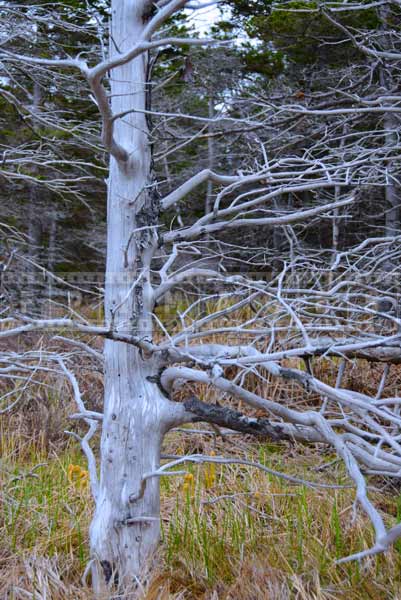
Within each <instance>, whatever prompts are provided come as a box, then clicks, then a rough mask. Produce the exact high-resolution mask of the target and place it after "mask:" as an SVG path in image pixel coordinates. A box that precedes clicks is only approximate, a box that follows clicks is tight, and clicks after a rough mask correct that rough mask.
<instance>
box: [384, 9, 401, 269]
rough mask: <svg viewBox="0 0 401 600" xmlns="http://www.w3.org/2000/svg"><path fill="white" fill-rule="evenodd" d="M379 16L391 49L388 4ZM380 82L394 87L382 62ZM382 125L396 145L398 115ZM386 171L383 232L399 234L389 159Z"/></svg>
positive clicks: (390, 144)
mask: <svg viewBox="0 0 401 600" xmlns="http://www.w3.org/2000/svg"><path fill="white" fill-rule="evenodd" d="M379 12H380V17H381V21H382V31H383V36H382V38H383V39H382V42H383V47H384V49H385V50H389V49H391V45H390V40H389V38H388V35H387V33H388V31H389V30H391V26H390V25H389V19H390V15H391V11H390V5H383V6H381V7H380V9H379ZM380 84H381V86H382V87H383V88H384V89H385V90H386V91H387V92H390V91H391V89H392V87H394V81H393V77H392V75H391V74H390V70H389V68H388V66H387V65H386V64H385V63H384V64H381V65H380ZM383 127H384V130H385V132H386V134H385V143H386V146H387V148H388V149H391V148H393V147H394V146H396V145H397V131H398V117H397V115H396V114H394V113H387V114H385V115H384V119H383ZM386 171H387V185H386V189H385V198H386V219H385V232H386V235H387V236H388V237H393V236H396V235H399V233H400V214H399V211H400V209H399V206H400V199H399V189H398V186H397V184H396V181H397V179H396V176H395V173H394V165H393V164H392V162H391V161H389V162H388V163H387V165H386ZM386 268H387V269H388V270H391V268H392V265H391V264H390V263H389V262H387V264H386Z"/></svg>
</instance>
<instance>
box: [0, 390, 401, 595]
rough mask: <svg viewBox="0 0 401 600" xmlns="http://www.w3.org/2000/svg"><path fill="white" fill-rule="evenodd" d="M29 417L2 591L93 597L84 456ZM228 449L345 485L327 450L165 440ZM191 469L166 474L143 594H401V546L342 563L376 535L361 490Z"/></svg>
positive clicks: (6, 515) (11, 439) (7, 447)
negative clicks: (157, 538) (359, 499)
mask: <svg viewBox="0 0 401 600" xmlns="http://www.w3.org/2000/svg"><path fill="white" fill-rule="evenodd" d="M53 402H55V399H53ZM65 408H66V409H67V407H65ZM66 413H67V410H66ZM19 419H20V417H18V419H14V421H13V420H12V421H11V422H10V421H9V420H8V421H5V420H4V419H3V421H2V432H1V433H2V437H1V440H2V442H1V451H2V458H1V461H2V462H1V467H2V470H1V492H0V493H1V512H0V534H1V540H2V542H1V547H0V597H1V598H7V599H13V600H14V599H15V600H16V599H20V598H21V599H24V598H32V599H35V600H42V599H45V598H46V600H53V599H54V600H56V599H59V598H60V599H75V598H76V599H77V600H79V599H83V598H86V599H89V598H91V593H90V590H89V588H88V587H87V586H86V585H85V583H84V582H82V576H83V574H84V571H85V566H86V564H87V561H88V546H87V535H88V524H89V521H90V517H91V512H92V509H93V506H92V502H91V499H90V494H89V489H88V481H87V473H86V470H85V461H84V458H83V456H82V455H81V452H80V450H79V449H78V448H77V445H76V443H75V442H73V441H70V442H68V443H66V442H65V440H64V439H63V436H62V435H60V438H57V437H56V438H55V439H52V440H51V441H50V442H49V440H48V439H47V438H46V435H49V432H47V434H46V435H45V433H44V432H42V434H40V426H38V425H36V426H37V427H39V432H36V434H35V435H27V431H26V424H25V423H24V426H25V430H24V429H23V427H22V426H21V427H20V428H18V427H16V425H17V423H18V422H19ZM21 423H22V421H21ZM203 429H204V427H203ZM32 433H33V432H32ZM223 448H224V451H225V453H226V454H227V453H228V454H234V453H235V454H236V455H238V454H240V455H241V456H246V457H247V458H250V459H253V460H258V461H260V462H262V463H263V464H266V465H268V466H269V467H271V468H274V469H276V470H285V472H287V473H292V474H294V475H295V474H296V475H298V476H304V477H305V478H307V479H308V480H310V481H315V482H322V483H323V482H325V483H336V484H339V485H344V484H346V483H347V478H346V477H345V474H344V470H343V467H342V466H341V464H340V463H336V462H334V463H333V459H334V457H333V455H331V454H325V453H324V451H323V449H321V454H318V451H317V450H311V449H308V448H303V447H302V446H293V445H289V444H279V445H273V444H270V445H269V444H258V443H255V442H254V441H251V440H247V439H245V440H244V439H243V438H240V437H237V436H235V437H232V438H230V440H229V441H225V442H224V441H222V440H220V439H215V438H213V437H212V436H205V435H201V434H199V435H198V434H197V435H193V434H191V435H189V434H185V433H184V434H182V433H174V432H173V433H170V434H169V436H168V438H167V439H166V443H165V449H166V450H167V451H168V452H174V453H183V452H188V451H189V452H205V453H213V452H216V453H217V454H220V452H222V451H223ZM326 465H327V466H326ZM188 471H189V472H188V475H186V476H185V477H179V478H178V477H177V478H165V479H162V483H161V485H162V498H163V508H162V519H163V520H162V524H163V527H162V544H161V548H160V554H159V557H158V566H156V567H155V569H154V571H153V573H152V579H151V580H150V581H149V583H148V585H147V586H146V589H145V590H144V597H145V598H147V599H148V600H150V599H156V598H159V599H168V598H176V599H178V598H180V599H182V600H183V599H191V598H199V599H200V598H202V599H210V600H217V599H232V600H234V599H235V600H236V599H245V600H254V599H255V600H256V599H258V598H261V599H272V600H281V599H283V600H284V599H287V598H300V599H301V598H302V599H305V600H311V599H315V598H316V599H323V598H324V599H331V598H344V599H347V600H348V599H349V600H353V599H355V600H356V599H361V600H362V599H363V600H364V599H367V598H372V599H378V600H379V599H393V600H395V599H397V598H400V599H401V578H400V575H401V548H400V547H396V548H394V550H392V551H391V552H390V553H388V554H387V555H386V556H381V557H378V558H372V559H368V560H366V561H364V562H363V563H361V564H358V563H352V564H349V565H342V566H339V565H336V563H335V561H336V559H337V558H339V557H341V556H344V555H346V554H348V553H350V552H354V551H356V550H359V549H361V548H364V547H365V546H367V545H369V544H371V542H372V532H371V528H370V526H369V524H368V523H367V522H366V520H365V518H364V517H363V516H362V515H361V514H360V512H359V511H358V512H355V511H354V506H353V499H354V496H353V490H352V489H349V488H345V489H339V490H327V489H319V490H316V489H310V488H307V487H305V486H299V485H293V484H290V483H288V482H285V481H283V480H281V479H277V478H275V477H271V476H266V474H264V473H261V472H255V470H253V469H251V468H249V467H241V466H237V465H232V466H217V465H216V466H213V465H209V466H206V465H203V466H196V467H195V466H192V467H188ZM372 486H375V487H376V491H374V492H373V494H374V496H375V499H376V501H377V502H378V503H379V505H380V507H381V510H382V511H383V513H384V514H385V515H386V519H387V520H388V522H392V523H393V522H395V521H396V520H397V519H398V517H399V516H400V514H399V513H400V511H401V496H400V494H399V491H398V490H396V489H395V488H394V487H393V486H392V487H389V484H384V482H380V481H372ZM386 486H387V487H386ZM377 488H379V489H381V491H377Z"/></svg>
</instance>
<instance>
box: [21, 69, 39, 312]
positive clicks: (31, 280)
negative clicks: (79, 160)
mask: <svg viewBox="0 0 401 600" xmlns="http://www.w3.org/2000/svg"><path fill="white" fill-rule="evenodd" d="M40 102H41V90H40V86H39V84H38V82H37V81H35V82H34V88H33V103H32V104H33V113H34V114H35V113H36V112H37V111H38V110H39V107H40ZM34 172H35V169H34ZM41 193H42V194H43V189H42V190H41V191H40V190H39V188H38V186H37V185H36V184H35V183H31V184H30V186H29V206H28V259H29V262H28V263H27V271H28V285H27V288H26V290H25V293H26V297H27V301H26V303H25V306H24V307H23V311H24V312H27V313H33V314H34V315H35V316H36V317H39V316H40V300H41V298H40V296H41V289H40V285H39V277H40V272H39V269H38V268H37V265H38V263H39V261H40V256H39V255H40V246H41V241H42V240H41V237H42V227H41V222H40V217H39V215H41V214H42V209H43V203H42V202H41Z"/></svg>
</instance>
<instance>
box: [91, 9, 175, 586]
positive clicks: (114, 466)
mask: <svg viewBox="0 0 401 600" xmlns="http://www.w3.org/2000/svg"><path fill="white" fill-rule="evenodd" d="M147 5H148V3H147V2H146V1H145V0H113V2H112V30H111V34H112V37H111V40H112V41H111V49H110V52H111V56H113V55H114V56H116V55H119V54H120V53H121V52H124V51H126V50H127V49H128V48H130V47H131V46H132V43H133V41H134V40H137V39H138V38H139V37H140V35H141V33H142V31H143V29H144V27H145V25H146V19H144V18H143V15H144V13H145V10H146V8H147ZM146 60H147V59H146V56H144V55H143V56H140V57H138V58H136V59H135V60H133V61H130V62H128V63H127V64H125V65H122V66H119V67H117V68H115V69H114V70H113V71H112V73H111V81H110V84H111V85H110V87H111V97H112V110H113V113H114V114H118V113H121V112H125V111H130V110H133V109H138V110H140V111H143V110H144V109H145V95H146V91H145V90H146V81H145V79H146ZM114 133H115V139H116V141H117V142H118V143H119V144H120V145H121V146H122V147H124V148H125V149H126V150H127V152H128V159H127V160H126V161H117V160H116V159H115V158H113V157H112V158H111V163H110V173H109V180H108V234H107V264H106V282H105V318H106V322H107V323H108V324H109V325H111V327H112V328H113V329H114V330H117V331H119V332H123V333H124V332H125V333H130V334H136V335H140V336H141V337H149V338H150V337H151V329H152V324H151V316H150V313H151V310H152V307H153V304H152V302H153V300H152V292H151V286H150V260H151V256H152V254H153V251H154V249H155V247H156V245H157V239H156V233H155V232H156V229H155V228H154V227H153V225H155V224H156V222H157V218H158V199H157V197H155V195H154V194H153V193H152V192H151V189H152V188H147V185H148V183H149V181H150V176H151V155H150V146H149V140H148V129H147V122H146V118H145V116H144V114H143V113H141V112H138V113H137V112H131V113H129V114H127V115H126V116H124V117H123V118H121V119H118V120H117V122H116V125H115V131H114ZM104 358H105V396H104V420H103V430H102V440H101V467H100V482H99V493H98V498H97V503H96V511H95V515H94V518H93V521H92V524H91V528H90V541H91V550H92V555H93V557H94V559H95V560H94V563H93V567H92V576H93V586H94V590H95V592H96V593H97V594H98V595H99V596H100V595H102V594H104V593H106V590H107V588H110V587H113V588H114V589H115V588H119V589H120V590H127V589H129V588H130V587H132V585H135V582H136V581H137V578H138V577H139V576H142V575H143V574H144V571H145V570H146V565H147V562H148V560H149V558H150V557H151V556H152V554H153V552H154V551H155V549H156V546H157V544H158V541H159V534H160V521H159V518H160V501H159V479H158V478H157V477H154V478H151V479H150V480H149V481H148V483H147V485H146V488H145V493H144V495H143V497H142V498H141V499H140V500H138V501H130V496H131V497H132V496H135V495H136V494H138V492H139V489H140V486H141V482H142V477H143V475H144V474H146V473H149V472H150V471H154V470H155V469H156V468H157V467H158V464H159V457H160V445H161V441H162V436H163V433H164V431H165V429H166V427H167V425H166V421H167V414H168V411H169V405H170V404H171V403H170V402H169V401H168V400H167V399H166V398H164V397H163V396H162V394H161V392H160V391H159V388H158V387H157V385H156V384H154V383H151V382H150V381H148V380H147V377H148V376H150V375H152V374H154V373H155V371H156V372H157V365H156V364H155V363H154V362H153V361H152V360H150V359H149V360H146V358H145V357H143V356H142V355H141V353H140V351H139V350H138V349H137V348H135V347H133V346H130V345H128V344H125V343H121V342H118V343H117V342H114V341H111V340H108V341H106V342H105V348H104Z"/></svg>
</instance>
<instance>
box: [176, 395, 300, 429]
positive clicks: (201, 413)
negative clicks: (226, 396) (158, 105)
mask: <svg viewBox="0 0 401 600" xmlns="http://www.w3.org/2000/svg"><path fill="white" fill-rule="evenodd" d="M183 404H184V407H185V410H186V411H188V412H189V413H193V414H194V415H195V418H194V422H196V421H205V423H213V424H214V425H219V426H220V427H227V428H228V429H234V430H235V431H240V432H242V433H245V434H250V435H255V436H258V437H264V438H266V437H267V438H269V439H273V440H280V439H288V437H289V436H288V435H287V434H285V433H283V432H282V431H281V428H280V425H272V424H271V423H270V421H269V419H267V418H266V417H247V416H246V415H243V414H242V413H240V412H238V411H236V410H233V409H232V408H228V407H227V406H219V405H217V404H207V403H206V402H202V401H201V400H199V399H198V398H195V397H194V396H193V397H191V398H189V399H188V400H185V401H184V402H183Z"/></svg>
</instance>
